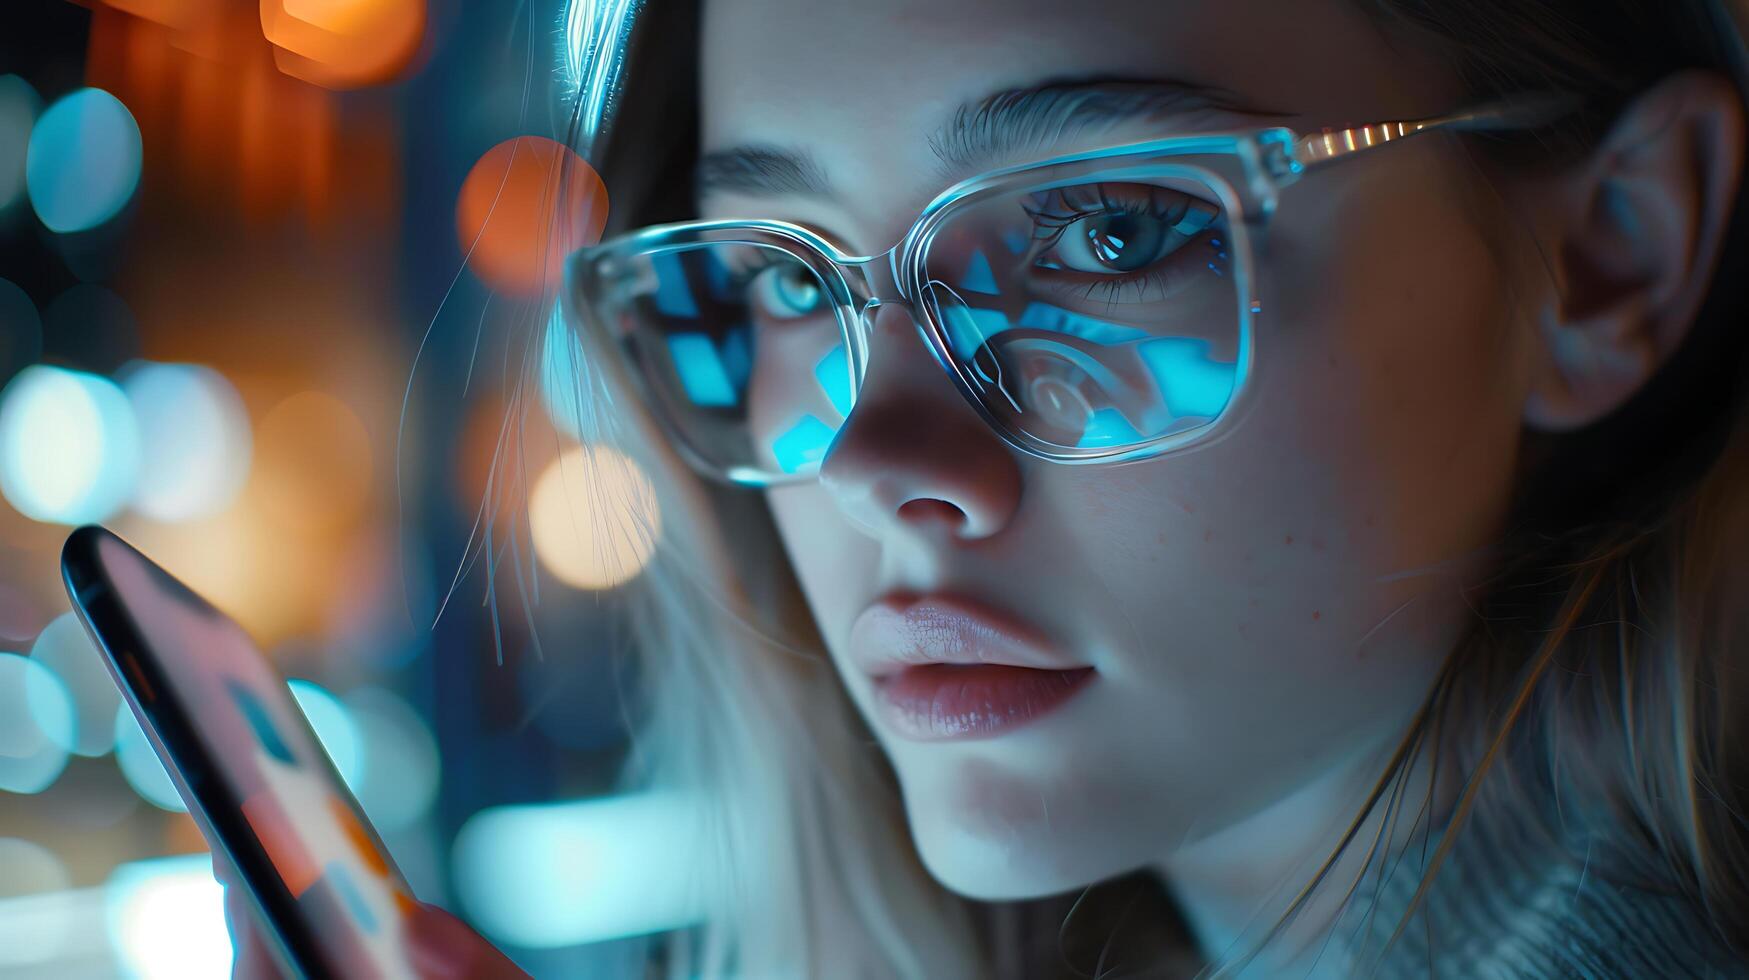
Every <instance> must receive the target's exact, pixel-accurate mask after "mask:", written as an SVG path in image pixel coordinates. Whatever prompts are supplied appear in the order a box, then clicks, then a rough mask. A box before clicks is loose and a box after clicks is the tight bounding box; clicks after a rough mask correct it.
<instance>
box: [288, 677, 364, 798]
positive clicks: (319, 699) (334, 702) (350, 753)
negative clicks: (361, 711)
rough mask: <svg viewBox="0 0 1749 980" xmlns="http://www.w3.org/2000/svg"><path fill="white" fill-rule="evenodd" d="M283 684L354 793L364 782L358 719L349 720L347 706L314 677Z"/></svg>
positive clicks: (350, 717)
mask: <svg viewBox="0 0 1749 980" xmlns="http://www.w3.org/2000/svg"><path fill="white" fill-rule="evenodd" d="M287 686H289V687H290V688H291V693H292V697H293V698H294V699H295V700H296V701H297V703H298V707H299V708H300V709H302V710H303V712H304V717H306V718H308V719H309V720H310V727H311V728H313V729H315V731H316V738H317V740H318V741H320V742H321V743H322V749H323V750H324V751H326V752H327V753H328V758H330V759H332V760H334V768H335V769H338V770H340V778H341V779H343V780H345V781H346V785H347V786H348V787H349V788H351V790H352V791H353V793H355V794H356V793H357V792H358V789H359V787H360V786H362V785H363V783H364V779H365V775H366V768H365V756H364V751H363V747H362V746H361V745H360V744H359V737H358V723H357V722H356V721H354V720H353V718H352V711H351V709H349V708H347V707H346V705H345V704H343V703H341V701H340V699H339V698H337V697H335V696H334V695H332V694H330V693H328V689H327V688H325V687H323V686H322V685H320V684H317V683H315V682H314V681H306V680H302V679H297V680H292V681H289V682H287Z"/></svg>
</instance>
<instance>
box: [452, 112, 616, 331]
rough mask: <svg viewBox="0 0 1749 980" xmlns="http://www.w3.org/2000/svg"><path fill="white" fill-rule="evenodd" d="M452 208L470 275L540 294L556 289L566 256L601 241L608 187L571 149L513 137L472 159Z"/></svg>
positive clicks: (519, 292) (504, 288)
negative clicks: (471, 273) (472, 161)
mask: <svg viewBox="0 0 1749 980" xmlns="http://www.w3.org/2000/svg"><path fill="white" fill-rule="evenodd" d="M455 211H456V234H457V236H458V237H459V238H460V241H461V248H462V253H463V254H464V255H467V257H468V267H469V268H471V269H473V270H474V274H475V275H477V276H479V277H480V278H481V279H483V280H485V282H486V284H487V285H489V286H491V287H492V288H493V289H496V290H498V291H499V292H501V293H507V294H511V295H515V296H520V297H527V298H538V297H540V296H544V295H547V294H549V293H551V292H553V291H554V290H556V289H557V288H558V284H559V280H560V276H561V273H562V270H563V269H564V261H565V257H566V256H568V255H570V254H571V252H572V251H574V250H575V249H578V248H581V247H583V246H585V245H593V244H595V243H596V242H598V241H600V240H601V230H602V228H603V227H604V226H605V225H606V224H607V188H606V186H605V185H603V184H602V182H601V177H600V176H599V175H597V174H596V172H595V170H594V168H592V167H590V166H589V164H588V163H586V162H584V160H583V158H582V157H580V156H578V155H577V154H576V153H575V152H573V151H572V150H571V149H570V148H569V147H567V146H565V145H563V144H561V143H557V142H554V141H553V140H550V139H545V138H543V137H539V136H519V137H517V138H515V139H511V140H505V141H504V142H502V143H500V144H498V145H497V146H494V147H493V148H492V149H490V150H488V151H487V152H486V155H485V156H483V157H481V158H480V160H479V162H478V163H475V164H474V168H473V169H472V170H471V171H469V172H468V177H467V180H465V181H463V182H462V190H461V195H460V197H459V198H458V199H457V201H456V209H455Z"/></svg>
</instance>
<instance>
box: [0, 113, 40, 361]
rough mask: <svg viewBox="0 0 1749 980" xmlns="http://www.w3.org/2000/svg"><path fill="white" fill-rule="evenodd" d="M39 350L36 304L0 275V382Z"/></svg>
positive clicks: (2, 140)
mask: <svg viewBox="0 0 1749 980" xmlns="http://www.w3.org/2000/svg"><path fill="white" fill-rule="evenodd" d="M0 142H4V137H0ZM5 165H6V161H4V160H0V167H4V166H5ZM3 179H4V175H0V180H3ZM0 194H4V190H0ZM42 354H43V323H42V318H41V317H39V316H38V315H37V312H36V304H35V303H32V302H31V301H30V295H29V294H27V293H26V292H25V291H24V290H22V289H19V288H18V286H17V285H15V284H13V283H11V282H8V281H7V280H5V279H0V385H3V384H5V383H6V382H7V381H9V380H11V379H12V376H13V375H15V374H17V373H18V372H20V371H22V370H24V369H25V368H26V367H28V366H29V365H31V364H32V363H34V362H35V361H36V359H37V358H39V357H41V356H42Z"/></svg>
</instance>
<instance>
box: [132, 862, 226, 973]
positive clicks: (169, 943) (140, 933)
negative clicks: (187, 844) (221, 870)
mask: <svg viewBox="0 0 1749 980" xmlns="http://www.w3.org/2000/svg"><path fill="white" fill-rule="evenodd" d="M105 892H106V896H105V906H106V908H105V925H106V926H107V928H108V932H109V940H110V943H111V944H112V945H113V946H114V948H115V953H116V957H117V959H119V960H120V961H121V964H122V967H123V968H124V969H125V970H126V971H127V972H128V975H129V976H132V977H137V978H139V980H160V978H162V980H206V978H211V980H223V978H227V977H229V976H230V975H231V934H230V931H229V930H228V929H227V928H226V927H225V890H224V887H223V886H221V885H220V884H219V883H218V881H217V879H215V878H214V877H213V866H212V858H210V857H209V856H207V855H205V854H194V855H189V856H186V857H170V858H157V859H154V860H150V861H135V862H132V863H130V864H124V865H122V866H121V867H119V868H117V869H116V870H115V873H114V874H112V875H111V876H110V879H109V884H108V886H107V887H106V889H105Z"/></svg>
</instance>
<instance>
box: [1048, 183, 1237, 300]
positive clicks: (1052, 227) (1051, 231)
mask: <svg viewBox="0 0 1749 980" xmlns="http://www.w3.org/2000/svg"><path fill="white" fill-rule="evenodd" d="M1117 186H1120V187H1127V188H1142V185H1136V184H1121V185H1117ZM1110 187H1111V185H1108V184H1103V183H1101V184H1094V185H1091V186H1090V187H1082V188H1067V189H1065V188H1056V189H1053V190H1051V191H1050V192H1049V193H1048V196H1047V197H1046V198H1045V201H1046V205H1047V206H1041V207H1039V208H1036V209H1035V208H1030V207H1029V208H1026V209H1025V210H1026V213H1027V214H1028V215H1029V216H1031V217H1032V219H1033V238H1032V240H1033V242H1034V243H1035V244H1034V248H1033V251H1032V252H1031V253H1030V254H1029V256H1028V258H1029V259H1030V260H1032V261H1033V262H1034V263H1035V268H1040V269H1045V270H1046V271H1048V272H1050V273H1052V275H1051V276H1050V277H1049V278H1057V277H1059V276H1060V277H1063V278H1067V277H1069V276H1086V277H1088V278H1090V279H1091V281H1090V282H1087V283H1086V288H1085V290H1084V291H1083V292H1082V294H1081V298H1082V299H1084V300H1091V299H1093V298H1094V294H1095V293H1096V292H1100V291H1103V292H1104V293H1105V296H1104V299H1105V300H1106V302H1107V303H1108V304H1115V303H1116V302H1117V301H1118V300H1119V299H1120V298H1121V296H1122V293H1123V291H1124V290H1126V289H1132V288H1133V289H1134V290H1135V298H1136V299H1137V300H1138V301H1139V300H1140V299H1141V298H1142V297H1143V296H1144V295H1146V293H1147V291H1148V289H1149V287H1151V286H1155V285H1158V284H1160V283H1162V282H1164V281H1165V280H1166V278H1167V270H1166V269H1165V268H1164V266H1165V265H1166V263H1167V262H1168V261H1170V259H1171V258H1172V257H1173V256H1175V255H1177V254H1178V252H1179V251H1182V249H1183V246H1180V248H1179V249H1175V250H1173V251H1172V252H1171V253H1169V254H1168V255H1167V256H1165V257H1164V258H1162V259H1161V261H1159V262H1156V263H1154V264H1153V265H1150V266H1148V267H1147V268H1146V269H1142V270H1140V271H1137V272H1132V273H1127V274H1112V275H1107V276H1092V275H1091V274H1089V273H1077V272H1072V271H1070V270H1063V269H1050V268H1049V267H1047V266H1039V265H1036V262H1037V261H1038V259H1040V258H1041V257H1042V256H1044V255H1048V254H1049V253H1050V251H1051V250H1052V249H1054V248H1056V244H1057V242H1058V240H1059V239H1060V238H1061V237H1062V235H1063V232H1064V231H1066V230H1067V229H1068V228H1069V227H1070V226H1071V225H1073V224H1074V223H1075V222H1077V221H1080V220H1082V219H1083V218H1095V217H1100V216H1102V215H1136V216H1140V217H1150V218H1155V219H1157V220H1160V221H1173V222H1175V221H1178V220H1182V218H1183V216H1184V214H1185V212H1187V211H1188V210H1189V208H1190V206H1191V204H1192V203H1193V202H1194V201H1196V200H1198V199H1197V198H1194V197H1192V196H1191V195H1190V194H1186V193H1184V192H1182V191H1175V190H1172V189H1171V188H1166V187H1145V188H1143V189H1142V190H1141V192H1140V193H1139V194H1138V193H1134V192H1131V193H1129V194H1128V195H1124V196H1118V197H1117V199H1116V200H1114V199H1113V197H1114V195H1113V194H1112V193H1111V191H1110ZM1065 190H1071V191H1073V190H1081V191H1083V194H1082V195H1081V196H1082V197H1089V196H1090V195H1096V196H1097V202H1096V204H1097V206H1096V207H1092V208H1089V207H1087V206H1086V205H1083V204H1078V203H1076V202H1075V201H1072V200H1071V199H1070V197H1069V195H1068V194H1066V193H1064V192H1065ZM1167 195H1169V196H1170V197H1169V199H1168V201H1166V202H1164V203H1163V202H1162V201H1161V200H1160V198H1161V197H1162V196H1167ZM1139 198H1146V200H1139ZM1050 204H1056V205H1058V206H1059V208H1058V209H1052V208H1050V207H1048V205H1050ZM1220 220H1221V219H1220V217H1219V216H1218V215H1217V217H1216V218H1215V219H1214V220H1212V221H1210V222H1209V224H1208V227H1206V228H1205V229H1203V231H1202V232H1201V233H1199V235H1198V237H1200V236H1201V235H1202V234H1208V233H1210V232H1216V231H1218V230H1219V229H1220V227H1221V224H1220ZM1192 240H1193V241H1194V239H1192ZM1185 244H1186V245H1188V244H1189V242H1186V243H1185Z"/></svg>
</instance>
